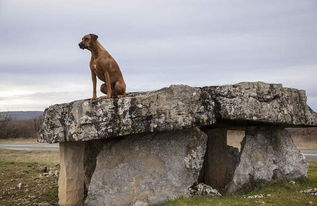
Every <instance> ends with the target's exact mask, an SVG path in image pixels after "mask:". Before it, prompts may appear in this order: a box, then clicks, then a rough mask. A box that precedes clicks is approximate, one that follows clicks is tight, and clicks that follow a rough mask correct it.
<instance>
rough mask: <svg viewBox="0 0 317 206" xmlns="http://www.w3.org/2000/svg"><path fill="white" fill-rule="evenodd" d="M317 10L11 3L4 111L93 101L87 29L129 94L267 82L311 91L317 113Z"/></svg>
mask: <svg viewBox="0 0 317 206" xmlns="http://www.w3.org/2000/svg"><path fill="white" fill-rule="evenodd" d="M139 5H142V6H139ZM316 9H317V2H316V1H314V0H304V1H296V0H281V1H278V2H276V1H272V0H271V1H265V2H263V1H253V0H244V1H242V0H232V1H228V2H223V1H219V0H212V1H205V0H199V1H194V0H189V1H186V2H184V1H181V0H172V1H167V0H160V1H158V0H154V1H150V2H148V1H145V0H136V1H134V2H126V1H123V0H116V1H111V0H110V1H107V2H105V3H104V2H101V1H97V0H96V1H95V0H93V1H86V0H80V1H74V0H70V1H67V2H64V1H61V0H56V1H53V2H52V1H47V0H30V1H27V2H23V1H22V2H21V1H17V0H10V1H9V0H4V1H2V2H1V7H0V26H1V28H2V30H3V34H2V38H1V39H0V44H1V45H2V50H1V51H0V111H4V112H5V111H44V109H45V108H47V107H49V106H50V105H53V104H61V103H65V102H71V101H74V100H78V99H88V98H91V96H92V83H91V80H90V79H91V78H90V71H89V67H88V63H89V60H90V53H89V52H88V51H87V50H84V51H83V50H81V49H79V47H78V43H79V42H80V41H81V38H82V36H83V35H85V34H87V33H95V34H97V35H98V36H99V38H98V40H99V42H100V43H101V44H102V45H103V46H104V47H105V48H106V49H107V50H108V51H109V52H110V53H111V54H112V56H113V57H114V59H115V60H116V61H117V62H118V64H119V66H120V69H121V71H122V73H123V76H124V79H125V81H126V84H127V92H139V91H151V90H157V89H160V88H162V87H168V86H169V85H171V84H186V85H189V86H193V87H196V86H210V85H215V86H218V85H219V86H220V85H225V84H235V83H238V82H255V81H263V82H266V83H279V84H283V86H284V87H289V88H296V89H303V90H305V91H306V94H307V103H308V105H309V106H310V107H311V108H312V109H313V110H314V111H316V110H317V87H316V86H317V84H316V76H317V41H316V40H315V39H316V36H317V27H316V22H317V13H316ZM99 86H100V81H98V86H97V95H98V96H100V95H101V94H100V91H99Z"/></svg>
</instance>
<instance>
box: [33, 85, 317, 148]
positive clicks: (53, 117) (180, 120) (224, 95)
mask: <svg viewBox="0 0 317 206" xmlns="http://www.w3.org/2000/svg"><path fill="white" fill-rule="evenodd" d="M43 115H44V122H43V125H42V129H41V131H40V137H39V141H40V142H49V143H53V142H64V141H88V140H93V139H106V138H109V137H120V136H124V135H129V134H140V133H148V132H162V131H173V130H180V129H186V128H192V127H201V126H213V125H215V124H220V123H221V124H223V123H224V122H225V123H226V124H230V121H231V122H232V121H234V125H242V124H243V125H244V124H246V123H247V124H248V125H252V124H253V125H258V124H271V125H278V126H288V127H299V126H300V127H305V126H317V114H316V113H315V112H314V111H312V110H311V109H310V108H309V106H308V105H307V104H306V96H305V91H303V90H297V89H290V88H284V87H282V85H281V84H266V83H263V82H254V83H251V82H249V83H239V84H235V85H225V86H217V87H215V86H211V87H203V88H193V87H189V86H185V85H177V86H170V87H168V88H163V89H161V90H158V91H154V92H143V93H133V94H128V95H127V96H126V97H124V98H119V99H97V100H94V101H92V100H89V99H87V100H78V101H74V102H71V103H66V104H58V105H53V106H50V107H49V108H47V109H46V110H45V112H44V114H43Z"/></svg>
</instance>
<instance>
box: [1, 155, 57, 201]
mask: <svg viewBox="0 0 317 206" xmlns="http://www.w3.org/2000/svg"><path fill="white" fill-rule="evenodd" d="M57 179H58V165H48V164H38V163H17V162H8V161H0V206H15V205H23V206H54V205H58V204H57V202H58V198H57Z"/></svg>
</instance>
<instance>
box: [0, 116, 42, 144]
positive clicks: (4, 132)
mask: <svg viewBox="0 0 317 206" xmlns="http://www.w3.org/2000/svg"><path fill="white" fill-rule="evenodd" d="M42 119H43V118H42V116H40V117H37V118H32V119H25V120H17V119H13V118H11V117H10V116H9V115H6V114H0V139H7V138H37V137H38V132H39V130H40V127H41V124H42Z"/></svg>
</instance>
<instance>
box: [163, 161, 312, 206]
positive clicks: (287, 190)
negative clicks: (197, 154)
mask: <svg viewBox="0 0 317 206" xmlns="http://www.w3.org/2000/svg"><path fill="white" fill-rule="evenodd" d="M313 187H317V163H313V162H310V163H309V171H308V178H307V179H300V180H297V181H296V184H294V185H293V184H290V183H288V182H284V183H276V182H272V183H266V184H263V185H260V186H259V187H258V188H256V189H255V190H254V191H252V192H250V193H247V194H244V195H227V196H224V197H211V196H198V197H194V198H180V199H177V200H173V201H169V202H167V203H165V204H162V205H161V206H207V205H208V206H210V205H215V206H232V205H239V206H240V205H274V206H276V205H280V206H285V205H287V206H299V205H317V197H316V196H312V195H309V194H302V193H299V191H300V190H304V189H310V188H313ZM255 194H271V196H270V197H265V198H257V199H248V198H245V197H247V196H250V195H255Z"/></svg>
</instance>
